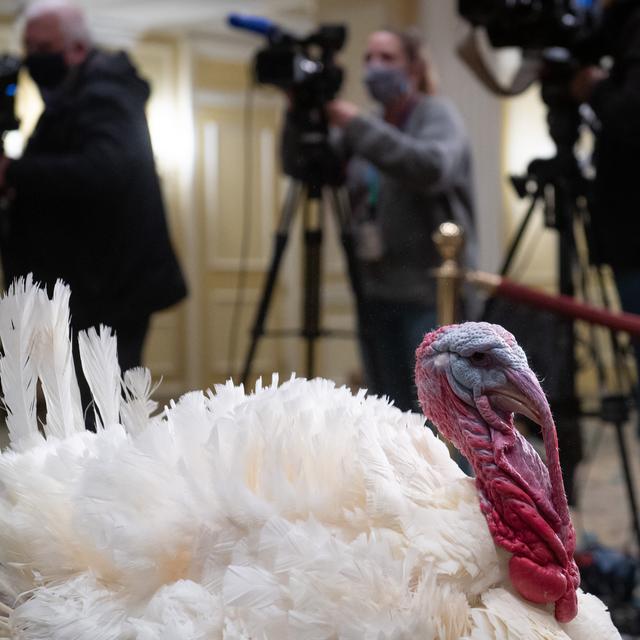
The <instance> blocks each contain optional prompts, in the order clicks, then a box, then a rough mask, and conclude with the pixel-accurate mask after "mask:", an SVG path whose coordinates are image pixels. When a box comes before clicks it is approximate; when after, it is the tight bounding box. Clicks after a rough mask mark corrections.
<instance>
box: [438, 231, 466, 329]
mask: <svg viewBox="0 0 640 640" xmlns="http://www.w3.org/2000/svg"><path fill="white" fill-rule="evenodd" d="M433 241H434V243H435V245H436V248H437V249H438V252H439V253H440V256H441V257H442V264H441V265H440V267H439V268H438V269H436V280H437V294H436V304H437V312H438V324H439V325H440V326H443V325H445V324H453V323H454V322H455V321H456V312H457V309H458V298H459V294H460V281H461V279H462V275H463V273H462V270H461V269H460V264H459V260H458V257H459V255H460V252H461V250H462V247H463V246H464V231H463V229H462V227H460V226H459V225H457V224H455V223H453V222H443V223H442V224H441V225H440V226H439V227H438V229H437V230H436V231H434V232H433Z"/></svg>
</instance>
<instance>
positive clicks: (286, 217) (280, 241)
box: [241, 181, 302, 384]
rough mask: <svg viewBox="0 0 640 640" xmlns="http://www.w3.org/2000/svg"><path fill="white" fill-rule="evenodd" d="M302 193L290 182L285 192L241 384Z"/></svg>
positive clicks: (271, 294) (299, 185) (254, 349)
mask: <svg viewBox="0 0 640 640" xmlns="http://www.w3.org/2000/svg"><path fill="white" fill-rule="evenodd" d="M301 193H302V185H301V184H300V183H299V182H295V181H292V182H291V184H290V185H289V189H288V191H287V196H286V198H285V202H284V205H283V208H282V215H281V217H280V223H279V224H278V229H277V231H276V235H275V238H274V243H273V255H272V257H271V264H270V265H269V271H268V273H267V279H266V282H265V285H264V289H263V290H262V296H261V298H260V304H259V305H258V311H257V313H256V318H255V321H254V323H253V329H252V331H251V343H250V345H249V349H248V351H247V355H246V357H245V361H244V366H243V368H242V378H241V380H242V384H246V383H247V380H248V378H249V375H250V373H251V365H252V363H253V358H254V356H255V352H256V349H257V347H258V340H259V339H260V338H261V337H262V336H263V335H264V323H265V320H266V318H267V313H268V311H269V305H270V304H271V299H272V296H273V288H274V286H275V283H276V278H277V276H278V270H279V268H280V263H281V261H282V256H283V254H284V250H285V247H286V246H287V240H288V239H289V228H290V226H291V222H292V221H293V217H294V215H295V212H296V210H297V207H298V202H299V200H300V195H301Z"/></svg>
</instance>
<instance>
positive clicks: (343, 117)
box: [325, 100, 360, 127]
mask: <svg viewBox="0 0 640 640" xmlns="http://www.w3.org/2000/svg"><path fill="white" fill-rule="evenodd" d="M325 109H326V112H327V117H328V118H329V124H330V125H333V126H335V127H344V126H346V124H347V123H348V122H349V121H350V120H351V119H352V118H355V116H357V115H358V114H359V113H360V107H358V106H357V105H355V104H353V102H347V101H346V100H333V101H332V102H329V103H328V104H327V105H326V107H325Z"/></svg>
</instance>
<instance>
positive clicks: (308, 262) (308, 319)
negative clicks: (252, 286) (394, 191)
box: [241, 178, 362, 384]
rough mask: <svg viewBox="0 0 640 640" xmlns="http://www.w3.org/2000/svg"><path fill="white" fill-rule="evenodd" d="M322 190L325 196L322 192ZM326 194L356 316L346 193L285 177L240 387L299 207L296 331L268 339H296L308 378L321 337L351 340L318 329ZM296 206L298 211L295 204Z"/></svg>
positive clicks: (355, 277)
mask: <svg viewBox="0 0 640 640" xmlns="http://www.w3.org/2000/svg"><path fill="white" fill-rule="evenodd" d="M324 192H326V193H324ZM326 194H328V195H329V199H330V203H331V208H332V210H333V213H334V215H335V219H336V223H337V226H338V229H339V231H340V237H341V243H342V246H343V249H344V253H345V257H346V262H347V270H348V276H349V279H350V282H351V287H352V291H353V294H354V298H355V301H356V305H357V308H358V312H360V304H361V300H362V295H361V288H360V279H359V276H358V272H357V268H356V261H355V250H354V241H353V234H352V232H351V229H350V226H349V223H350V215H349V210H350V207H349V202H348V195H347V193H346V189H345V188H344V187H340V186H336V185H328V186H326V187H325V186H324V185H323V183H322V181H320V182H317V181H314V180H298V179H295V178H292V179H291V182H290V184H289V188H288V192H287V195H286V197H285V201H284V205H283V208H282V213H281V217H280V221H279V224H278V227H277V230H276V234H275V239H274V248H273V254H272V257H271V263H270V266H269V270H268V272H267V276H266V280H265V284H264V288H263V291H262V295H261V298H260V302H259V304H258V309H257V312H256V316H255V320H254V323H253V329H252V332H251V342H250V344H249V348H248V350H247V354H246V357H245V361H244V366H243V369H242V378H241V380H242V382H243V384H246V383H247V381H248V378H249V376H250V374H251V366H252V364H253V359H254V356H255V353H256V349H257V347H258V342H259V340H260V339H261V338H262V337H263V336H264V335H265V333H266V331H265V322H266V319H267V314H268V312H269V307H270V305H271V302H272V298H273V291H274V287H275V285H276V281H277V277H278V272H279V270H280V266H281V263H282V258H283V255H284V252H285V248H286V246H287V242H288V239H289V231H290V229H291V226H292V223H293V220H294V217H295V214H296V212H297V211H298V209H299V208H302V210H303V225H304V229H303V233H304V278H303V282H304V305H303V318H302V328H301V329H299V330H289V331H282V332H272V333H271V335H280V336H290V335H294V336H296V335H297V336H302V337H303V338H304V340H305V342H306V349H305V370H306V375H307V377H309V378H312V377H313V376H314V375H315V364H316V353H315V346H316V341H317V340H318V339H319V338H321V337H327V336H335V337H352V335H353V333H352V332H346V331H343V332H341V331H336V330H331V331H330V330H326V329H323V328H322V327H321V323H320V309H321V300H320V297H321V290H320V278H321V248H322V237H323V223H324V205H325V201H324V199H323V195H326ZM301 204H302V207H300V205H301Z"/></svg>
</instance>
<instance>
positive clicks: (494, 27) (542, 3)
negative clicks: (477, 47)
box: [458, 0, 600, 51]
mask: <svg viewBox="0 0 640 640" xmlns="http://www.w3.org/2000/svg"><path fill="white" fill-rule="evenodd" d="M458 12H459V13H460V15H461V16H462V17H463V18H465V19H466V20H467V21H469V22H470V23H471V24H472V25H474V26H481V27H485V28H486V30H487V34H488V36H489V40H490V41H491V44H492V45H493V46H494V47H521V48H522V49H546V48H549V47H564V48H567V49H572V50H576V49H577V50H578V51H581V50H582V49H583V47H584V46H585V45H587V44H588V42H589V41H590V39H591V38H592V36H593V34H594V31H595V29H596V27H597V25H598V22H599V16H600V10H599V6H598V2H597V0H459V2H458Z"/></svg>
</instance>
